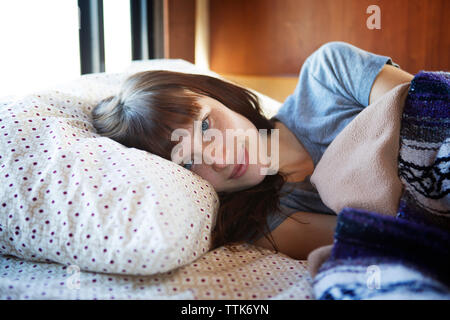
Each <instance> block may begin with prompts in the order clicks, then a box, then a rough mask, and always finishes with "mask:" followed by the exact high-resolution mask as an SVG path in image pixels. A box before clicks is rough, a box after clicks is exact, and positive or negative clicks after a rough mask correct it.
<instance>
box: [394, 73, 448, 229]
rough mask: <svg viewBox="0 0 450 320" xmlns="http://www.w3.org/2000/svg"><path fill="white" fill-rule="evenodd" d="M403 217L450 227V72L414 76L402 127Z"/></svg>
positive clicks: (400, 173) (401, 201) (399, 213)
mask: <svg viewBox="0 0 450 320" xmlns="http://www.w3.org/2000/svg"><path fill="white" fill-rule="evenodd" d="M398 172H399V177H400V180H401V181H402V183H403V185H404V187H405V188H404V192H403V195H402V198H401V200H400V207H399V210H398V215H399V217H402V218H405V219H409V220H413V221H416V222H423V223H434V224H436V225H437V226H439V227H443V228H446V229H447V230H450V73H448V72H423V71H422V72H419V73H418V74H417V75H415V77H414V79H413V80H412V81H411V86H410V89H409V92H408V96H407V97H406V101H405V107H404V110H403V116H402V123H401V130H400V150H399V157H398Z"/></svg>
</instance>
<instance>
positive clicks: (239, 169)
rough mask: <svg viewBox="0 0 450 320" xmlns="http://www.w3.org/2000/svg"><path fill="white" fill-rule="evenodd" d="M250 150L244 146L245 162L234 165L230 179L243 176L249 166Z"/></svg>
mask: <svg viewBox="0 0 450 320" xmlns="http://www.w3.org/2000/svg"><path fill="white" fill-rule="evenodd" d="M248 158H249V157H248V152H247V149H246V148H245V147H244V163H242V164H236V165H235V166H234V169H233V172H231V175H230V179H237V178H239V177H241V176H242V175H243V174H244V173H245V172H246V171H247V168H248Z"/></svg>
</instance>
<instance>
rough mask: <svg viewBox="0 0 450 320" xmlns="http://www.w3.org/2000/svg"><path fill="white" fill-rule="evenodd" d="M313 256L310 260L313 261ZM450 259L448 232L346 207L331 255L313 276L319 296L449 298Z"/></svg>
mask: <svg viewBox="0 0 450 320" xmlns="http://www.w3.org/2000/svg"><path fill="white" fill-rule="evenodd" d="M321 250H323V249H321ZM311 256H314V254H311V255H310V258H309V259H308V262H309V263H311V262H312V263H315V261H314V259H312V261H311ZM449 258H450V233H448V232H446V231H443V230H441V229H439V228H437V227H434V226H425V225H422V224H418V223H415V222H412V221H409V220H406V219H401V218H394V217H390V216H386V215H382V214H378V213H374V212H369V211H365V210H357V209H351V208H345V209H344V210H342V212H340V213H339V215H338V220H337V227H336V231H335V239H334V244H333V248H332V250H331V255H330V257H329V258H328V259H327V260H326V261H325V262H324V263H323V264H322V265H321V266H320V268H319V269H318V273H317V275H316V276H315V278H314V283H313V287H314V294H315V297H316V299H450V287H449V286H450V273H449V270H450V259H449Z"/></svg>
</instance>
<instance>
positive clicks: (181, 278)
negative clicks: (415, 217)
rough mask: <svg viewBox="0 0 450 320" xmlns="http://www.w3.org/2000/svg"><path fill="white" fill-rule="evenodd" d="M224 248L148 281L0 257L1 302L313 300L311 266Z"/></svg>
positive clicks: (241, 247)
mask: <svg viewBox="0 0 450 320" xmlns="http://www.w3.org/2000/svg"><path fill="white" fill-rule="evenodd" d="M235 249H236V251H231V250H230V249H229V248H227V247H220V248H218V249H215V250H212V251H210V252H208V253H206V254H205V255H203V256H201V257H199V258H198V259H196V260H195V261H193V262H191V263H189V264H187V265H185V266H182V267H180V268H177V269H174V270H171V271H167V272H164V273H160V274H155V275H148V276H129V275H117V274H105V273H95V272H84V271H79V270H78V269H77V268H76V267H74V266H62V265H58V264H54V263H44V262H26V261H21V260H20V259H17V258H14V257H4V256H0V299H3V300H9V299H22V300H31V299H83V300H95V299H102V300H103V299H107V300H121V299H188V300H194V299H201V300H204V299H214V300H215V299H225V300H241V299H242V300H244V299H245V300H267V299H277V300H278V299H283V300H310V299H314V295H313V291H312V283H313V282H312V281H313V280H312V279H311V277H310V276H309V273H308V272H307V265H306V261H299V260H294V259H291V258H289V257H287V256H285V255H283V254H274V253H273V252H271V251H269V250H267V249H263V250H262V251H258V250H256V248H255V247H254V246H251V245H239V246H236V247H235Z"/></svg>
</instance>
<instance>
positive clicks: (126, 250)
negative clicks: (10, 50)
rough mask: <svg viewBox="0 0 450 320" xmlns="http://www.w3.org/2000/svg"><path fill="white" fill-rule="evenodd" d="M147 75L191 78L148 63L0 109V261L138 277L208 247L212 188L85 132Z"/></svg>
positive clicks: (180, 67)
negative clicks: (114, 98) (97, 110)
mask: <svg viewBox="0 0 450 320" xmlns="http://www.w3.org/2000/svg"><path fill="white" fill-rule="evenodd" d="M148 69H172V70H175V71H182V72H183V71H184V72H192V71H193V70H194V69H195V70H196V71H197V72H199V73H200V71H199V70H198V69H196V67H195V66H194V65H192V64H190V63H188V62H185V61H180V60H153V61H147V62H146V63H134V64H133V65H132V66H131V67H130V68H129V69H128V70H127V71H126V72H124V73H123V74H107V73H102V74H92V75H85V76H82V77H80V79H77V80H75V81H73V82H70V83H66V84H64V85H61V86H59V87H58V88H56V89H54V90H47V91H43V92H41V93H36V94H31V95H28V96H25V97H22V98H20V99H16V100H15V101H3V102H0V183H1V187H0V188H1V191H0V254H5V255H13V256H16V257H19V258H23V259H27V260H35V261H47V262H57V263H61V264H65V265H77V266H78V267H79V268H81V269H82V270H87V271H95V272H106V273H121V274H135V275H148V274H154V273H158V272H165V271H168V270H171V269H174V268H176V267H179V266H182V265H185V264H187V263H190V262H192V261H193V260H195V259H197V258H198V257H200V256H201V255H203V254H204V253H206V252H207V251H208V250H209V249H210V235H211V230H212V228H213V226H214V223H215V213H216V212H217V209H218V206H219V199H218V196H217V194H216V192H215V191H214V189H213V188H212V186H210V185H209V183H208V182H207V181H206V180H204V179H202V178H201V177H200V176H198V175H196V174H194V173H192V172H190V171H188V170H186V169H184V168H182V167H181V166H179V165H177V164H175V163H173V162H171V161H168V160H165V159H163V158H161V157H158V156H156V155H153V154H151V153H148V152H145V151H142V150H138V149H135V148H127V147H125V146H123V145H121V144H119V143H117V142H115V141H114V140H112V139H109V138H106V137H102V136H100V135H98V134H97V133H96V132H95V129H94V127H93V126H92V122H91V110H92V108H93V107H94V106H95V105H96V104H97V103H98V102H99V101H100V100H101V99H103V98H105V97H107V96H110V95H113V94H115V93H116V92H117V91H118V89H119V86H120V83H121V82H122V81H123V79H124V78H125V77H126V76H128V75H130V74H132V73H134V72H137V71H142V70H148ZM263 98H264V97H263ZM266 101H268V103H267V104H271V105H272V107H269V108H266V110H275V109H276V107H277V106H276V104H274V103H273V101H270V99H266ZM278 107H279V104H278ZM271 108H272V109H271ZM274 108H275V109H274ZM272 112H273V111H272ZM269 114H270V111H269Z"/></svg>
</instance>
